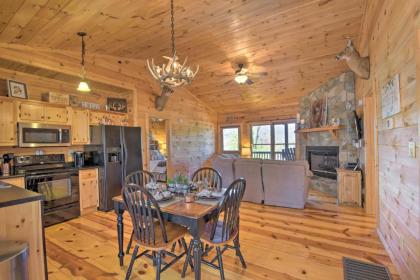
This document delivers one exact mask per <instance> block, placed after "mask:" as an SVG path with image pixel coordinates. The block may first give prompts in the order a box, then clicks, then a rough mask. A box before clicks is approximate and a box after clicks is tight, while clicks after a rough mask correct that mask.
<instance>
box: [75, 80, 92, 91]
mask: <svg viewBox="0 0 420 280" xmlns="http://www.w3.org/2000/svg"><path fill="white" fill-rule="evenodd" d="M77 91H81V92H90V87H89V85H88V83H87V82H86V81H80V83H79V86H78V87H77Z"/></svg>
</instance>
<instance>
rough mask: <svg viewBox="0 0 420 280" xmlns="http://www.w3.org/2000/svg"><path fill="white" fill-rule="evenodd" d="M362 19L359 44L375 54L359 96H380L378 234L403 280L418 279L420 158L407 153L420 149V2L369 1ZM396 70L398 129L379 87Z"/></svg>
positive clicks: (366, 51) (377, 103)
mask: <svg viewBox="0 0 420 280" xmlns="http://www.w3.org/2000/svg"><path fill="white" fill-rule="evenodd" d="M362 22H363V23H362V28H361V33H360V38H361V39H360V42H358V45H359V49H360V51H361V54H362V55H366V54H369V56H370V60H371V77H370V79H369V80H367V81H362V80H360V79H359V80H358V81H357V85H356V92H357V94H358V96H359V97H360V96H365V95H369V93H370V92H372V93H373V95H374V98H375V100H376V102H375V103H376V107H377V108H376V120H377V124H378V176H379V184H378V186H379V225H378V233H379V235H380V237H381V239H382V241H383V243H384V245H385V247H386V248H387V251H388V252H389V254H390V255H391V257H392V259H393V261H394V263H395V264H396V266H397V268H398V270H399V272H400V274H401V277H402V279H418V275H420V266H419V263H420V179H419V173H420V172H419V159H418V158H410V157H409V154H408V142H409V141H415V142H416V143H417V154H418V141H419V128H418V126H419V117H418V116H419V115H418V113H419V109H418V95H419V93H418V90H419V89H418V84H417V81H416V66H417V67H419V64H418V57H417V65H416V32H417V30H418V28H419V24H418V22H419V13H418V1H415V0H407V1H398V0H385V1H367V2H366V7H365V13H364V18H363V20H362ZM417 48H418V46H417ZM417 56H418V50H417ZM395 74H399V75H400V91H401V112H400V113H399V114H397V115H395V116H393V119H394V128H393V129H386V125H385V120H383V119H382V116H381V104H380V100H381V99H380V91H381V88H382V87H383V86H384V85H385V84H386V82H387V81H388V80H389V79H391V78H392V77H393V76H394V75H395ZM416 84H417V86H416ZM416 89H417V90H416ZM416 99H417V100H416ZM416 102H417V104H416Z"/></svg>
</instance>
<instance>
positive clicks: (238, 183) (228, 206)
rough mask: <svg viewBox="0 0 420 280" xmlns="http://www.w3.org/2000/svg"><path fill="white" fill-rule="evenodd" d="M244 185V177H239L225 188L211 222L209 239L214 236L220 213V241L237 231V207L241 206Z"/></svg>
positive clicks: (225, 239) (227, 238)
mask: <svg viewBox="0 0 420 280" xmlns="http://www.w3.org/2000/svg"><path fill="white" fill-rule="evenodd" d="M245 187H246V181H245V179H244V178H240V179H237V180H235V181H234V182H233V183H232V184H230V186H229V187H228V188H227V190H226V192H225V194H224V197H223V200H222V201H221V203H220V204H219V210H218V213H217V216H216V218H215V220H214V223H213V229H212V232H211V235H210V239H211V240H213V238H214V237H215V234H216V229H217V224H218V221H219V218H220V216H221V214H222V213H223V224H222V228H221V230H222V232H221V241H222V242H225V241H227V240H229V239H230V238H231V237H232V235H234V234H235V233H236V232H238V231H239V207H240V206H241V200H242V197H243V196H244V193H245ZM219 234H220V233H219Z"/></svg>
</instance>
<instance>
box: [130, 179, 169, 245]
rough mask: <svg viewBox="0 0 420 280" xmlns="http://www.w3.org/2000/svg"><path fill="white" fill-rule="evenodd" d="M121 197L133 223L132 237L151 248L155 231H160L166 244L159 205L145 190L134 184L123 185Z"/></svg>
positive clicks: (164, 228)
mask: <svg viewBox="0 0 420 280" xmlns="http://www.w3.org/2000/svg"><path fill="white" fill-rule="evenodd" d="M122 197H123V200H124V204H125V207H126V209H127V210H128V212H129V213H130V217H131V221H132V223H133V230H134V236H135V237H136V239H137V241H138V242H140V243H141V244H144V245H149V246H153V245H155V244H156V243H157V242H159V241H160V240H156V233H157V231H159V230H160V231H161V235H160V236H162V239H163V240H162V241H163V242H165V243H167V242H168V238H167V234H166V227H165V222H164V220H163V217H162V212H161V211H160V208H159V205H158V203H157V202H156V200H155V199H154V198H153V196H152V194H151V193H150V192H149V191H148V190H147V189H146V188H145V187H142V186H139V185H136V184H125V185H124V187H123V188H122Z"/></svg>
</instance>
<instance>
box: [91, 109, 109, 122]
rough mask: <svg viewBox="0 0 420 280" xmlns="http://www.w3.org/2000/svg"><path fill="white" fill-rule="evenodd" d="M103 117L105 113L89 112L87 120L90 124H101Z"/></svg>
mask: <svg viewBox="0 0 420 280" xmlns="http://www.w3.org/2000/svg"><path fill="white" fill-rule="evenodd" d="M104 118H105V114H104V113H103V112H94V111H91V112H90V117H89V122H90V125H100V124H103V122H104V121H103V120H104Z"/></svg>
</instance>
